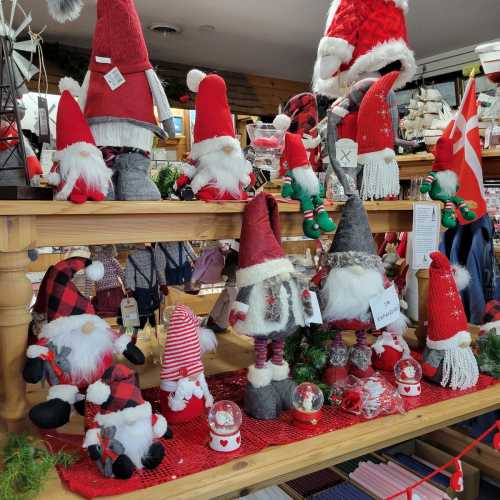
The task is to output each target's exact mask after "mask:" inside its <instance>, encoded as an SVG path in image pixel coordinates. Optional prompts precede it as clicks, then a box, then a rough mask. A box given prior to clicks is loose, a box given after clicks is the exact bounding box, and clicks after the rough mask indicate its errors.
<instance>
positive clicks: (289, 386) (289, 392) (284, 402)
mask: <svg viewBox="0 0 500 500" xmlns="http://www.w3.org/2000/svg"><path fill="white" fill-rule="evenodd" d="M271 384H272V386H273V387H274V390H275V391H276V394H277V395H278V399H279V402H280V404H281V409H282V410H283V411H287V410H291V409H292V408H293V392H294V391H295V388H296V387H297V384H296V383H295V382H294V381H293V380H292V379H286V380H279V381H278V380H273V381H272V382H271Z"/></svg>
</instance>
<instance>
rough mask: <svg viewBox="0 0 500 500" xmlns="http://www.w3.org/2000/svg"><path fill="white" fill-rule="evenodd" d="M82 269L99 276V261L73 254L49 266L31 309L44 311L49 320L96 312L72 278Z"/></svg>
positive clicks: (100, 276)
mask: <svg viewBox="0 0 500 500" xmlns="http://www.w3.org/2000/svg"><path fill="white" fill-rule="evenodd" d="M82 269H85V270H86V273H87V276H88V277H89V278H90V279H92V280H94V281H96V280H99V279H101V278H102V275H103V269H102V264H101V263H100V262H94V263H93V262H92V261H91V260H90V259H85V258H83V257H72V258H70V259H66V260H62V261H61V262H58V263H57V264H55V265H53V266H51V267H50V268H49V269H48V271H47V272H46V273H45V276H44V278H43V280H42V283H41V284H40V289H39V291H38V295H37V299H36V302H35V305H34V307H33V310H34V312H36V313H38V314H43V315H46V316H47V321H48V322H50V321H53V320H55V319H57V318H62V317H63V318H64V317H68V316H76V315H79V314H94V315H95V310H94V307H93V306H92V304H91V302H90V300H89V299H88V298H87V297H85V296H83V295H82V294H81V293H80V291H79V290H78V288H77V287H76V285H75V284H74V283H73V281H72V280H73V277H74V275H75V274H76V273H77V272H78V271H81V270H82Z"/></svg>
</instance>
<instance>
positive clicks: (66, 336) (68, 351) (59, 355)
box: [23, 314, 144, 429]
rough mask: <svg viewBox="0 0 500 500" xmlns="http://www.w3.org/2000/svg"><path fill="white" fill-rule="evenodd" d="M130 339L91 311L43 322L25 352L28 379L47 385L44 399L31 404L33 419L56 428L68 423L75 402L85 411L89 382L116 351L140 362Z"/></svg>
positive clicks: (139, 356)
mask: <svg viewBox="0 0 500 500" xmlns="http://www.w3.org/2000/svg"><path fill="white" fill-rule="evenodd" d="M130 340H131V339H130V337H128V336H126V335H118V334H117V333H116V332H115V331H114V330H113V329H112V328H111V327H110V326H109V325H108V323H106V321H104V320H103V319H101V318H99V317H98V316H95V315H93V314H79V315H75V316H68V317H59V318H58V319H55V320H54V321H51V322H50V323H47V324H46V325H45V326H44V327H43V328H42V331H41V333H40V335H39V337H38V342H37V343H36V344H33V345H31V346H29V347H28V350H27V352H26V356H27V359H26V364H25V367H24V371H23V376H24V379H25V380H26V382H28V383H30V384H36V383H38V382H41V381H42V380H44V381H46V382H47V384H48V385H49V393H48V396H47V401H45V402H43V403H40V404H38V405H36V406H34V407H33V408H32V409H31V411H30V414H29V416H30V419H31V421H32V422H33V423H34V424H35V425H36V426H37V427H40V428H42V429H55V428H57V427H61V426H62V425H65V424H66V423H68V421H69V418H70V415H71V409H72V407H73V406H74V407H75V409H76V410H77V411H78V412H79V413H80V414H82V415H83V411H84V405H85V391H86V390H87V387H88V386H89V384H92V383H93V382H95V381H96V380H97V379H99V378H100V377H101V375H102V374H103V373H104V372H105V371H106V370H107V369H108V368H109V367H110V366H111V365H112V363H113V357H114V355H118V354H122V355H123V356H124V357H125V358H126V359H128V360H129V361H130V362H131V363H134V364H137V365H140V364H143V363H144V355H143V353H142V352H141V350H140V349H139V348H138V347H136V346H135V345H133V343H131V342H130Z"/></svg>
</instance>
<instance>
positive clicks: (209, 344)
mask: <svg viewBox="0 0 500 500" xmlns="http://www.w3.org/2000/svg"><path fill="white" fill-rule="evenodd" d="M198 336H199V338H200V345H201V352H202V354H205V353H206V352H214V351H215V350H216V349H217V337H216V336H215V333H214V332H213V331H212V330H210V329H208V328H200V329H199V330H198Z"/></svg>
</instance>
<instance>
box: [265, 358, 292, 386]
mask: <svg viewBox="0 0 500 500" xmlns="http://www.w3.org/2000/svg"><path fill="white" fill-rule="evenodd" d="M270 366H271V370H272V371H273V380H274V381H277V382H279V381H281V380H286V379H287V378H288V376H289V375H290V366H289V365H288V363H287V362H286V361H283V364H282V365H275V364H274V363H270Z"/></svg>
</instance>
